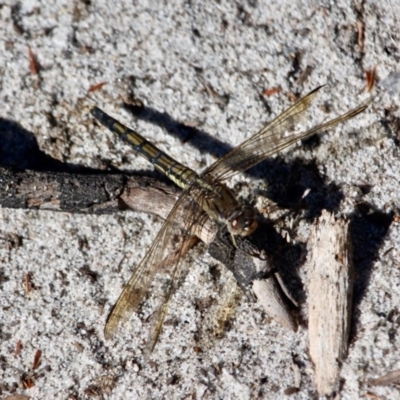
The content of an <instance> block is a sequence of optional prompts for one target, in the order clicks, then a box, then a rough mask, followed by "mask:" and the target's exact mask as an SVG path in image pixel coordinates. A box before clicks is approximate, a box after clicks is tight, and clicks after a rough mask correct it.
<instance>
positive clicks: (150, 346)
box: [90, 86, 372, 358]
mask: <svg viewBox="0 0 400 400" xmlns="http://www.w3.org/2000/svg"><path fill="white" fill-rule="evenodd" d="M322 87H323V86H320V87H317V88H316V89H314V90H312V91H311V92H310V93H309V94H307V95H306V96H304V97H303V98H301V99H299V100H297V101H296V102H295V103H294V104H293V105H292V106H290V107H289V108H288V109H286V110H285V111H284V112H283V113H281V114H280V115H278V116H277V117H275V119H273V120H272V121H271V122H269V123H267V124H266V125H265V126H264V127H263V128H262V129H261V130H260V131H259V132H258V133H256V134H255V135H253V136H251V137H250V138H248V139H247V140H245V141H244V142H243V143H242V144H240V145H239V146H237V147H235V148H234V149H233V150H231V151H230V152H228V153H227V154H226V155H225V156H223V157H222V158H220V159H218V160H217V161H216V162H214V163H213V164H212V165H211V166H209V167H208V168H206V169H205V170H204V171H203V172H202V173H201V174H198V173H197V172H195V171H193V170H192V169H190V168H188V167H186V166H184V165H182V164H181V163H179V162H178V161H176V160H174V159H173V158H172V157H170V156H168V155H167V154H166V153H164V152H163V151H161V150H159V149H158V148H157V147H156V146H154V145H153V144H152V143H150V142H149V141H148V140H146V139H145V138H144V137H142V136H141V135H140V134H138V133H137V132H135V131H134V130H132V129H130V128H128V127H126V126H125V125H123V124H122V123H120V122H119V121H117V120H116V119H114V118H112V117H111V116H109V115H108V114H106V113H105V112H104V111H102V110H101V109H100V108H98V107H96V106H94V107H92V108H91V110H90V112H91V114H92V116H94V117H95V118H96V120H98V121H99V122H100V123H101V124H102V125H103V126H104V127H106V128H108V129H109V130H110V131H112V132H113V133H115V134H116V135H117V136H118V137H119V138H120V139H122V140H123V141H124V142H126V143H127V144H128V145H130V146H131V147H132V148H133V150H134V151H135V152H136V153H138V154H140V155H141V156H143V157H144V158H145V159H146V160H148V161H149V162H150V163H152V164H153V165H154V167H155V168H156V169H157V170H158V171H160V172H161V173H163V174H165V175H166V176H167V177H168V178H169V179H170V180H171V181H172V182H174V183H175V184H176V185H177V186H178V187H180V188H181V189H182V192H181V194H180V195H179V197H178V199H177V201H176V203H175V205H174V207H173V208H172V210H171V211H170V213H169V215H168V217H167V218H166V220H165V221H164V223H163V225H162V227H161V229H160V231H159V232H158V234H157V236H156V238H155V240H154V241H153V244H152V245H151V247H150V249H149V250H148V251H147V253H146V254H145V256H144V258H143V259H142V261H141V262H140V264H139V265H138V266H137V267H136V269H135V270H134V272H133V274H132V276H131V278H130V279H129V281H128V283H127V284H126V286H125V287H124V289H123V291H122V293H121V294H120V296H119V298H118V300H117V302H116V303H115V305H114V306H113V307H112V309H111V311H110V313H109V315H108V317H107V321H106V325H105V329H104V335H105V338H106V339H111V338H112V337H114V336H115V335H116V333H117V332H118V329H119V327H120V325H122V324H124V323H126V322H127V321H128V320H129V318H130V317H131V315H132V314H133V313H134V312H135V311H136V310H137V309H138V307H139V305H140V304H141V303H142V301H143V300H144V297H145V296H146V294H147V292H148V291H149V289H150V287H151V285H152V283H153V280H154V279H155V277H156V275H157V274H158V273H160V272H161V270H162V267H161V266H162V264H163V260H164V258H165V256H166V255H165V253H166V251H167V250H166V249H167V248H168V243H169V241H170V240H171V238H172V237H173V235H174V234H175V232H176V229H177V224H176V223H175V222H176V219H177V218H178V216H179V215H184V218H183V222H182V225H183V230H184V231H185V232H189V233H190V232H191V230H192V228H193V227H194V226H195V225H196V223H198V221H199V220H200V216H201V214H204V212H205V213H206V214H207V215H208V216H209V217H210V218H211V219H213V220H215V221H217V222H218V223H222V224H224V225H225V226H226V228H227V229H228V231H229V232H230V234H231V236H232V238H233V243H235V242H234V237H235V236H236V235H240V236H247V235H250V234H252V233H253V232H254V231H255V230H256V228H257V220H258V218H259V216H258V213H257V211H256V209H255V208H253V207H251V206H249V205H246V204H242V203H241V202H239V201H238V200H237V198H236V196H235V194H234V192H233V191H232V190H231V189H230V188H229V187H228V186H226V184H225V183H224V182H225V181H226V180H228V179H229V178H232V177H233V176H235V175H236V174H238V173H240V172H243V171H246V170H248V169H249V168H251V167H253V166H255V165H257V164H258V163H260V162H261V161H263V160H265V159H266V158H268V157H270V156H272V155H274V154H276V153H278V152H280V151H282V150H284V149H286V148H287V147H289V146H290V145H293V144H295V143H297V142H299V141H301V140H304V139H307V138H309V137H311V136H313V135H315V134H316V133H318V132H321V131H324V130H326V129H328V128H332V127H334V126H336V125H338V124H340V123H342V122H345V121H347V120H349V119H350V118H353V117H355V116H356V115H358V114H360V113H362V112H363V111H365V109H366V108H367V107H368V106H369V105H370V103H371V102H372V97H370V98H368V99H367V100H365V101H364V102H363V103H361V104H360V105H359V106H358V107H356V108H354V109H351V110H350V111H348V112H346V113H345V114H342V115H340V116H338V117H336V118H334V119H332V120H329V121H326V122H323V123H321V124H319V125H317V126H315V127H312V128H310V129H307V130H303V131H300V132H296V133H294V132H293V130H292V129H293V127H294V126H297V125H298V124H299V123H300V122H303V121H304V120H306V117H307V115H308V113H307V111H308V112H309V110H310V106H311V104H312V103H313V101H314V100H315V98H316V96H317V94H318V93H319V92H320V90H321V88H322ZM287 132H290V133H289V134H288V135H287V136H285V133H286V134H287ZM188 201H189V202H190V203H191V204H192V205H193V207H192V208H191V210H190V211H188V209H187V203H188ZM183 253H184V251H183V250H181V251H180V252H179V254H178V256H177V257H176V259H175V261H174V262H173V264H174V265H173V266H172V267H171V268H169V272H167V274H168V279H167V283H166V284H164V285H163V290H162V293H161V300H160V301H159V305H158V306H157V311H156V312H155V317H154V319H153V321H154V322H153V325H152V327H151V328H150V334H149V339H148V341H147V344H146V348H145V350H144V355H145V358H148V357H149V356H150V354H151V353H152V352H153V350H154V347H155V345H156V343H157V340H158V338H159V335H160V333H161V330H162V325H163V322H164V320H165V317H166V314H167V310H168V305H169V303H170V301H171V298H172V296H173V293H174V292H175V290H176V288H177V284H178V283H177V282H178V280H179V277H180V274H181V261H182V260H181V259H182V258H183ZM162 272H163V273H165V270H163V271H162Z"/></svg>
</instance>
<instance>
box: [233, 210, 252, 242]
mask: <svg viewBox="0 0 400 400" xmlns="http://www.w3.org/2000/svg"><path fill="white" fill-rule="evenodd" d="M256 228H257V212H256V210H255V209H254V208H253V207H250V206H242V207H240V208H239V209H237V210H235V212H234V213H233V214H232V215H231V218H230V219H229V224H228V229H229V231H230V232H231V233H232V234H233V235H240V236H247V235H251V234H252V233H253V232H254V231H255V229H256Z"/></svg>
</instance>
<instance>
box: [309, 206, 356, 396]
mask: <svg viewBox="0 0 400 400" xmlns="http://www.w3.org/2000/svg"><path fill="white" fill-rule="evenodd" d="M309 243H310V258H309V260H310V270H309V275H310V281H309V287H308V296H309V298H308V317H309V335H310V355H311V359H312V361H313V363H314V367H315V385H316V388H317V391H318V393H319V395H321V396H329V395H330V394H332V392H334V391H335V390H336V389H338V377H339V372H340V367H341V362H342V361H343V360H344V358H345V357H346V354H347V346H348V340H349V330H350V320H351V302H352V295H353V266H352V250H351V244H350V239H349V231H348V221H344V220H335V218H334V216H333V215H332V214H330V213H328V212H326V211H324V212H323V213H322V215H321V217H320V218H319V220H318V221H317V222H316V224H315V225H314V228H313V231H312V234H311V239H310V242H309Z"/></svg>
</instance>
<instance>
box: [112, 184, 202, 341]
mask: <svg viewBox="0 0 400 400" xmlns="http://www.w3.org/2000/svg"><path fill="white" fill-rule="evenodd" d="M191 189H193V188H192V187H189V188H188V189H186V190H185V191H184V192H183V193H182V194H181V196H180V197H179V199H178V201H177V202H176V203H175V205H174V207H173V209H172V210H171V212H170V213H169V215H168V217H167V219H166V220H165V222H164V224H163V226H162V227H161V229H160V231H159V232H158V234H157V236H156V238H155V240H154V242H153V244H152V246H151V247H150V250H149V251H148V252H147V253H146V255H145V256H144V258H143V259H142V261H141V263H140V264H139V266H138V267H137V268H136V269H135V271H134V273H133V275H132V277H131V278H130V279H129V282H128V283H127V284H126V286H125V288H124V289H123V291H122V293H121V295H120V296H119V298H118V300H117V302H116V303H115V305H114V307H113V308H112V309H111V312H110V314H109V316H108V318H107V322H106V326H105V329H104V336H105V338H106V339H110V338H112V337H113V336H114V335H115V334H116V333H117V330H118V328H119V326H120V325H121V324H122V323H124V322H126V321H127V320H128V319H129V318H130V316H131V315H132V313H133V312H134V311H136V309H137V308H138V306H139V304H140V303H141V301H142V300H143V298H144V296H145V295H146V293H147V292H148V290H149V288H150V286H151V285H152V282H153V280H154V278H155V276H156V274H157V273H158V272H161V271H160V268H161V269H162V265H163V260H164V259H165V258H166V256H167V251H168V250H170V248H169V247H168V245H169V244H170V242H171V238H173V237H174V234H176V233H177V231H178V230H179V229H178V226H180V227H183V229H184V230H185V231H187V232H189V231H190V229H191V225H193V224H194V222H195V221H196V218H197V219H198V218H199V214H201V210H197V209H198V207H195V204H194V202H193V201H191V200H190V191H191ZM188 207H189V210H188ZM191 207H192V208H194V210H191ZM187 214H189V215H191V216H192V217H191V218H184V220H183V224H181V221H182V218H183V216H184V215H187ZM181 253H182V252H181V251H179V256H180V255H182V254H181ZM179 258H180V257H177V259H176V261H174V263H175V266H174V267H173V268H171V271H172V272H169V274H170V279H171V280H172V283H173V282H174V280H175V278H176V276H177V274H178V272H179V268H178V265H179ZM162 272H163V273H168V271H164V270H163V271H162ZM173 284H174V283H173Z"/></svg>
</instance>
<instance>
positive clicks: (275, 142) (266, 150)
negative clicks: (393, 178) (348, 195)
mask: <svg viewBox="0 0 400 400" xmlns="http://www.w3.org/2000/svg"><path fill="white" fill-rule="evenodd" d="M321 88H322V86H320V87H318V88H316V89H314V90H313V91H312V92H310V93H309V94H308V95H306V96H305V97H303V98H302V99H300V100H298V101H297V102H296V103H294V104H293V105H292V106H291V107H289V108H288V109H287V110H286V111H284V112H283V113H282V114H280V115H278V116H277V117H276V118H275V119H274V120H273V121H271V122H270V123H268V124H267V125H266V126H265V127H264V128H262V129H261V130H260V131H259V132H258V133H256V134H255V135H254V136H252V137H250V138H249V139H247V140H246V141H244V142H243V143H242V144H241V145H239V146H237V147H235V148H234V149H233V150H232V151H230V152H229V153H228V154H226V155H225V156H224V157H222V158H220V159H219V160H218V161H216V162H215V163H214V164H212V165H211V166H210V167H208V168H207V169H206V170H205V171H204V172H203V174H202V176H207V175H210V176H212V177H213V179H216V180H220V181H222V180H226V179H228V178H231V177H232V176H234V175H236V174H237V173H239V172H241V171H245V170H247V169H249V168H251V167H253V166H254V165H257V164H258V163H260V162H261V161H263V160H265V159H266V158H268V157H270V156H271V155H273V154H275V153H277V152H279V151H281V150H283V149H285V148H286V147H288V146H290V145H292V144H294V143H296V142H298V141H300V140H304V139H307V138H309V137H311V136H312V135H315V134H316V133H318V132H320V131H322V130H324V129H327V128H330V127H333V126H335V125H337V124H339V123H341V122H344V121H346V120H348V119H350V118H353V117H354V116H356V115H357V114H360V113H361V112H363V111H364V110H365V109H366V108H367V107H368V106H369V104H370V103H371V102H372V100H373V99H372V97H371V98H369V99H367V100H366V101H365V102H363V103H362V104H361V105H360V106H358V107H356V108H354V109H352V110H350V111H348V112H347V113H345V114H343V115H340V116H339V117H337V118H335V119H332V120H330V121H327V122H325V123H323V124H320V125H318V126H316V127H314V128H311V129H309V130H307V131H305V132H300V133H296V134H292V135H289V136H286V137H283V136H282V135H283V134H284V133H285V132H287V131H288V130H290V129H291V128H292V127H293V126H294V125H296V124H297V123H299V122H300V121H301V120H302V119H303V118H304V116H305V111H306V110H308V108H309V107H310V105H311V103H312V101H313V100H314V98H315V97H316V95H317V93H318V92H319V90H320V89H321Z"/></svg>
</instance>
